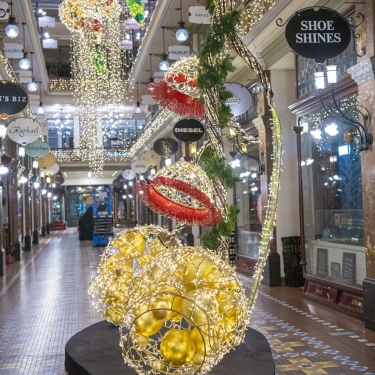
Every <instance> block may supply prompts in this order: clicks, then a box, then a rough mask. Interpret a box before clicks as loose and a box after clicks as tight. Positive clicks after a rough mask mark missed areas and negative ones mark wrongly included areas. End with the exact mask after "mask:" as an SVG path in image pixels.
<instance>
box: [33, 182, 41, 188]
mask: <svg viewBox="0 0 375 375" xmlns="http://www.w3.org/2000/svg"><path fill="white" fill-rule="evenodd" d="M39 186H40V182H39V181H35V182H34V188H35V189H38V188H39Z"/></svg>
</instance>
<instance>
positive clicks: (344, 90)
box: [288, 73, 358, 116]
mask: <svg viewBox="0 0 375 375" xmlns="http://www.w3.org/2000/svg"><path fill="white" fill-rule="evenodd" d="M357 91H358V86H357V84H356V82H355V81H354V80H353V79H352V77H351V76H350V74H349V73H344V74H342V75H341V76H340V77H339V78H338V82H337V83H336V84H335V97H336V99H340V98H343V97H345V96H348V95H351V94H354V93H356V92H357ZM330 92H331V86H330V85H328V87H326V88H325V89H324V90H323V91H322V94H323V99H324V100H328V99H329V97H330ZM321 107H322V104H321V103H320V98H319V91H318V90H314V91H311V92H309V93H308V94H306V95H303V96H301V97H300V98H299V99H298V100H297V101H295V102H294V103H292V104H290V105H289V106H288V108H289V109H290V110H291V111H292V113H294V114H296V115H298V116H304V115H307V114H308V113H310V112H313V111H316V110H319V109H321Z"/></svg>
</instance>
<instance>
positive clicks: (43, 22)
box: [39, 16, 55, 27]
mask: <svg viewBox="0 0 375 375" xmlns="http://www.w3.org/2000/svg"><path fill="white" fill-rule="evenodd" d="M39 27H55V18H54V17H49V16H43V17H39Z"/></svg>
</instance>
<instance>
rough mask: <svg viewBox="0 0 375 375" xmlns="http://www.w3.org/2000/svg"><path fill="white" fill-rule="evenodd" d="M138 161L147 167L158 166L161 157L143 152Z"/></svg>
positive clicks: (152, 152) (149, 152)
mask: <svg viewBox="0 0 375 375" xmlns="http://www.w3.org/2000/svg"><path fill="white" fill-rule="evenodd" d="M139 160H140V161H141V163H143V164H144V165H147V166H148V167H151V166H155V165H158V164H159V163H160V160H161V157H160V155H158V154H157V153H156V152H155V151H145V152H144V153H143V154H142V155H141V156H140V157H139Z"/></svg>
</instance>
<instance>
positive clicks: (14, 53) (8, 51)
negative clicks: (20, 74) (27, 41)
mask: <svg viewBox="0 0 375 375" xmlns="http://www.w3.org/2000/svg"><path fill="white" fill-rule="evenodd" d="M4 52H5V56H6V57H7V58H8V59H22V58H23V45H22V44H19V43H4Z"/></svg>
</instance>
